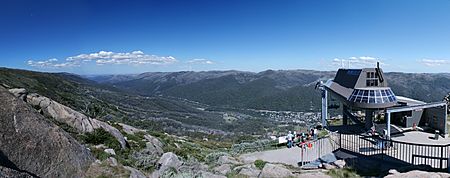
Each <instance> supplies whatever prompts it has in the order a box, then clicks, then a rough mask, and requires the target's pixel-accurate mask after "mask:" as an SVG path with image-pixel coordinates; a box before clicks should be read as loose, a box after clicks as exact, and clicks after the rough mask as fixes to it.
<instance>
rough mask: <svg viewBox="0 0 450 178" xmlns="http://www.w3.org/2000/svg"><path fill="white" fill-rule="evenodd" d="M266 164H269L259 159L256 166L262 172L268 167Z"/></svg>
mask: <svg viewBox="0 0 450 178" xmlns="http://www.w3.org/2000/svg"><path fill="white" fill-rule="evenodd" d="M266 163H267V162H265V161H263V160H260V159H257V160H256V161H255V163H254V164H255V166H256V168H258V169H260V170H262V169H263V168H264V166H265V165H266Z"/></svg>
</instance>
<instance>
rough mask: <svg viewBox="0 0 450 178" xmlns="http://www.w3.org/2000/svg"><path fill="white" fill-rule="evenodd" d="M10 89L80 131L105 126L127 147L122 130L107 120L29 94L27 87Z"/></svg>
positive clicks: (43, 111)
mask: <svg viewBox="0 0 450 178" xmlns="http://www.w3.org/2000/svg"><path fill="white" fill-rule="evenodd" d="M9 91H10V92H11V93H13V94H14V95H15V96H16V97H19V98H21V99H22V100H25V101H26V102H27V103H28V104H30V105H31V106H33V107H34V108H37V109H38V110H39V111H40V112H41V113H42V114H43V115H44V116H46V117H50V118H52V119H54V120H55V121H56V122H59V123H64V124H67V125H69V126H70V127H72V128H74V129H76V130H77V131H78V132H80V133H87V132H93V131H94V129H98V128H103V129H104V130H106V131H107V132H109V133H111V135H113V136H114V137H115V138H116V139H117V140H118V141H119V143H120V145H121V147H122V148H125V147H126V141H125V138H124V137H123V135H122V134H121V133H120V131H119V130H117V129H116V128H114V127H112V126H111V125H109V124H107V123H105V122H102V121H99V120H97V119H92V118H89V117H87V116H86V115H84V114H82V113H80V112H78V111H75V110H73V109H71V108H69V107H67V106H64V105H62V104H60V103H58V102H56V101H54V100H52V99H50V98H47V97H45V96H40V95H39V94H36V93H32V94H28V93H27V92H26V90H25V89H20V88H19V89H17V88H16V89H10V90H9Z"/></svg>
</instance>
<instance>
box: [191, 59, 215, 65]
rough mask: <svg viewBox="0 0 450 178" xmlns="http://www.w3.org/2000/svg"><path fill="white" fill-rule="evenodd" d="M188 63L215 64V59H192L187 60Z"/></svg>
mask: <svg viewBox="0 0 450 178" xmlns="http://www.w3.org/2000/svg"><path fill="white" fill-rule="evenodd" d="M186 63H188V64H214V62H213V61H211V60H208V59H192V60H189V61H187V62H186Z"/></svg>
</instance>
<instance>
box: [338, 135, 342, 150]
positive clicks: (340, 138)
mask: <svg viewBox="0 0 450 178" xmlns="http://www.w3.org/2000/svg"><path fill="white" fill-rule="evenodd" d="M338 134H339V148H340V149H341V148H342V134H341V133H338Z"/></svg>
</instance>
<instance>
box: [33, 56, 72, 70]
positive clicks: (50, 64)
mask: <svg viewBox="0 0 450 178" xmlns="http://www.w3.org/2000/svg"><path fill="white" fill-rule="evenodd" d="M27 64H28V65H29V66H33V67H40V68H60V67H73V66H77V64H75V63H72V62H64V63H58V59H55V58H52V59H47V60H43V61H33V60H28V61H27Z"/></svg>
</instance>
